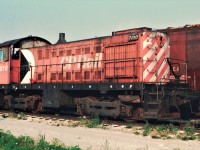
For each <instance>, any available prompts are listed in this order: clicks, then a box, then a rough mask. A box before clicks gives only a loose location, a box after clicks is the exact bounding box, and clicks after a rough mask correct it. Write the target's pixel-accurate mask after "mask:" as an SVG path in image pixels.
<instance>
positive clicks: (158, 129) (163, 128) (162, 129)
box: [155, 125, 168, 131]
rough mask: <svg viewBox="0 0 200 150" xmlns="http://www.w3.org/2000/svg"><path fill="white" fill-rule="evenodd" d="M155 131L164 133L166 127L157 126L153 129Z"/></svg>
mask: <svg viewBox="0 0 200 150" xmlns="http://www.w3.org/2000/svg"><path fill="white" fill-rule="evenodd" d="M155 129H156V130H157V131H166V130H167V129H168V127H167V126H166V125H158V126H156V128H155Z"/></svg>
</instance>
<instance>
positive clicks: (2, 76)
mask: <svg viewBox="0 0 200 150" xmlns="http://www.w3.org/2000/svg"><path fill="white" fill-rule="evenodd" d="M9 83H10V61H9V48H1V49H0V84H9Z"/></svg>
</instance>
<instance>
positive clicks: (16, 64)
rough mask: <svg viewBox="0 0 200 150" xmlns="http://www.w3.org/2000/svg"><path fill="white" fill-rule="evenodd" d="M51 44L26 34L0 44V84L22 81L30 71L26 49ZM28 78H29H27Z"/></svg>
mask: <svg viewBox="0 0 200 150" xmlns="http://www.w3.org/2000/svg"><path fill="white" fill-rule="evenodd" d="M49 44H51V43H50V42H49V41H47V40H45V39H43V38H40V37H35V36H28V37H25V38H20V39H16V40H11V41H7V42H4V43H1V44H0V78H1V81H0V84H5V85H8V84H19V83H23V80H24V78H25V77H26V74H27V73H28V72H29V71H30V69H29V66H30V59H31V58H30V55H27V54H26V53H27V52H26V51H28V49H30V48H33V47H39V46H45V45H49ZM29 80H30V79H29ZM29 82H30V81H29Z"/></svg>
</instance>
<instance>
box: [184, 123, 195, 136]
mask: <svg viewBox="0 0 200 150" xmlns="http://www.w3.org/2000/svg"><path fill="white" fill-rule="evenodd" d="M184 131H185V133H186V134H187V135H191V134H194V133H195V132H196V129H195V127H193V126H192V125H191V124H186V126H185V127H184Z"/></svg>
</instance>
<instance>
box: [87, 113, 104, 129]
mask: <svg viewBox="0 0 200 150" xmlns="http://www.w3.org/2000/svg"><path fill="white" fill-rule="evenodd" d="M100 125H101V120H100V119H99V117H98V116H95V117H94V118H93V119H92V120H91V121H89V122H88V124H87V127H88V128H97V127H99V126H100Z"/></svg>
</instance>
